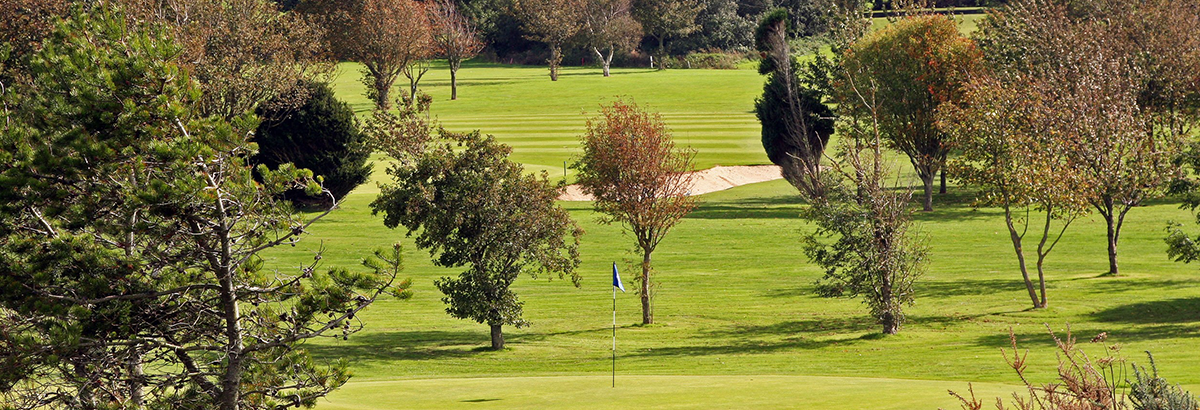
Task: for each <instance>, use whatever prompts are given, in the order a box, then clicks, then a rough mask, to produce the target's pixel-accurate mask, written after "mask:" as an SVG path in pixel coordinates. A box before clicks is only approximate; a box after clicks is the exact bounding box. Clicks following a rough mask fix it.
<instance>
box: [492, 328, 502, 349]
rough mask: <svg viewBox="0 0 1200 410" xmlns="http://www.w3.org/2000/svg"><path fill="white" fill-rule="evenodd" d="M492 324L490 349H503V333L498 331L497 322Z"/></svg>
mask: <svg viewBox="0 0 1200 410" xmlns="http://www.w3.org/2000/svg"><path fill="white" fill-rule="evenodd" d="M491 326H492V350H504V333H503V332H501V331H500V326H501V325H498V324H493V325H491Z"/></svg>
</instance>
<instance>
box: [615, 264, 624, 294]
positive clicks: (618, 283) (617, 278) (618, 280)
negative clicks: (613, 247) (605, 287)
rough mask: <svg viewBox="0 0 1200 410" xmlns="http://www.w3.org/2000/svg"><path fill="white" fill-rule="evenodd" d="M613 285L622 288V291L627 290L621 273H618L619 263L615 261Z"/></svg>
mask: <svg viewBox="0 0 1200 410" xmlns="http://www.w3.org/2000/svg"><path fill="white" fill-rule="evenodd" d="M613 287H616V288H617V289H621V292H622V293H624V292H625V284H624V283H621V274H620V273H617V263H616V262H613Z"/></svg>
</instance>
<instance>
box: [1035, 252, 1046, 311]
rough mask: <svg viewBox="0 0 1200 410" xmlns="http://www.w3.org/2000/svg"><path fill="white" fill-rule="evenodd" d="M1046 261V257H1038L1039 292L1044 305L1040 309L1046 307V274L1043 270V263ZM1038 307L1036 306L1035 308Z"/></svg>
mask: <svg viewBox="0 0 1200 410" xmlns="http://www.w3.org/2000/svg"><path fill="white" fill-rule="evenodd" d="M1045 260H1046V255H1038V259H1037V270H1038V290H1039V291H1041V293H1042V303H1041V306H1040V307H1043V308H1044V307H1046V306H1047V303H1046V272H1045V271H1044V270H1042V262H1044V261H1045ZM1035 307H1036V306H1035Z"/></svg>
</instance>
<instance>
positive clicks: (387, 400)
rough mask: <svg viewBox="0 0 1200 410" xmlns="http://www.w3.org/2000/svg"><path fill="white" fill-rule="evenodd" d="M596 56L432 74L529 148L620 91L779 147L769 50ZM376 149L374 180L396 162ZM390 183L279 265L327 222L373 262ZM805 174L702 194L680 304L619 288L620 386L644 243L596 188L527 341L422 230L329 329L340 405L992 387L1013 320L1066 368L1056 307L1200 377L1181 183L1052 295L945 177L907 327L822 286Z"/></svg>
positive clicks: (529, 287)
mask: <svg viewBox="0 0 1200 410" xmlns="http://www.w3.org/2000/svg"><path fill="white" fill-rule="evenodd" d="M345 71H346V72H344V73H343V75H342V76H341V77H340V79H339V82H340V86H339V92H340V93H341V95H342V96H343V98H346V99H347V100H350V101H352V102H354V103H355V104H356V106H357V107H358V108H360V109H363V110H365V109H366V105H365V102H364V100H362V99H361V97H359V96H358V93H359V92H360V90H361V88H359V87H356V86H357V83H356V82H355V80H354V72H353V70H352V68H348V67H347V68H346V70H345ZM595 71H596V70H594V69H586V68H569V69H567V71H566V74H568V75H566V76H564V78H563V80H562V81H560V82H558V83H551V82H550V81H548V79H547V78H545V70H544V69H543V68H541V67H517V68H512V67H492V66H478V65H473V66H469V67H467V68H465V69H464V71H462V72H461V78H463V88H462V89H460V95H461V96H462V99H461V100H460V101H455V102H448V101H445V95H447V94H448V91H447V90H446V88H445V83H444V82H443V81H444V78H443V77H444V74H442V73H440V71H436V72H432V73H431V74H430V78H429V79H427V80H426V82H425V83H424V85H425V87H426V89H427V90H428V91H429V92H430V93H431V94H433V95H434V97H435V99H436V102H435V108H434V111H435V113H436V114H437V115H438V117H439V118H441V119H442V120H443V121H444V122H445V123H446V124H447V125H449V126H450V127H452V128H458V129H467V128H468V127H471V128H473V127H479V128H482V129H483V130H484V131H485V132H491V133H495V134H497V135H498V136H499V137H500V138H501V139H502V140H504V141H505V142H507V143H510V144H513V145H514V146H515V147H516V151H515V153H514V158H516V159H517V160H519V161H523V162H526V163H528V164H536V165H541V166H542V168H546V169H551V170H559V171H558V172H561V171H560V170H561V168H559V167H561V162H562V161H563V160H565V159H567V158H568V157H569V156H570V155H571V153H572V152H573V150H574V149H575V148H574V144H575V142H574V137H573V136H574V135H576V134H578V133H579V132H580V130H581V129H582V127H583V122H584V120H585V119H586V118H587V116H588V115H584V114H582V113H581V111H588V112H594V111H595V107H596V106H597V105H598V104H600V103H601V102H602V101H606V100H607V99H608V98H609V96H611V95H615V94H622V95H631V96H633V97H634V98H635V99H637V101H639V102H641V103H643V104H646V105H647V106H648V107H650V108H651V109H654V110H658V111H662V112H664V113H667V114H666V118H667V121H668V124H669V125H671V126H672V127H673V128H674V129H675V130H676V133H677V137H679V138H680V140H681V142H683V143H685V144H686V143H687V142H688V139H689V138H691V139H692V145H694V146H696V147H697V148H698V149H699V151H700V160H701V161H700V162H701V164H702V166H706V165H711V164H714V163H721V164H738V163H763V162H765V159H764V158H763V156H762V154H761V148H760V147H759V146H758V141H757V140H758V136H757V126H756V124H755V123H754V119H753V115H752V114H749V113H748V111H749V110H750V108H751V107H752V101H753V98H754V97H755V96H756V95H757V93H758V92H759V89H758V87H759V84H760V83H759V82H760V81H761V79H760V78H759V77H758V76H757V75H756V74H754V72H753V71H751V70H739V71H701V70H696V71H684V70H678V71H667V72H649V71H645V70H615V73H614V77H612V78H609V79H602V78H599V76H598V75H596V74H595ZM684 130H690V131H684ZM688 132H691V135H688V134H687V133H688ZM377 159H378V158H377ZM378 168H380V169H377V172H376V175H375V179H376V180H380V179H382V178H383V177H384V175H383V174H382V168H381V166H380V167H378ZM534 168H537V167H536V166H535V167H534ZM376 192H377V189H376V188H375V187H374V185H373V184H372V185H370V186H364V187H363V188H362V189H359V190H357V191H355V192H354V193H353V194H351V195H350V197H348V198H347V203H346V204H345V207H344V209H342V210H340V211H338V212H336V213H334V214H333V215H331V216H330V217H329V218H328V219H327V220H324V221H322V222H321V223H319V224H318V225H316V226H315V227H314V229H313V235H312V236H310V237H309V238H308V240H306V241H305V242H304V243H302V244H301V245H300V246H299V247H297V248H294V249H292V248H289V249H286V250H284V251H282V252H279V253H278V254H276V255H275V257H274V258H273V261H274V262H275V263H276V264H277V265H276V266H280V267H286V266H296V265H299V264H301V263H304V261H305V260H308V259H309V258H311V252H313V251H315V250H316V249H317V247H319V246H320V245H321V244H324V246H325V247H326V251H327V253H326V255H325V256H326V259H325V260H326V263H327V264H328V265H331V266H332V265H340V266H348V267H353V266H355V265H356V264H357V260H358V259H359V258H360V257H362V256H363V255H364V254H365V253H366V252H367V251H369V250H370V249H371V248H374V247H378V246H385V245H387V244H390V243H392V242H395V241H398V240H399V241H403V242H407V241H405V240H403V235H402V233H401V232H397V231H389V230H387V229H386V228H384V227H382V226H381V223H380V219H379V218H376V217H373V216H371V215H370V213H369V210H368V208H367V204H368V203H369V202H370V201H371V199H373V197H374V194H375V193H376ZM792 192H793V190H792V188H791V187H789V186H788V185H787V184H786V183H783V182H781V181H775V182H768V183H763V184H755V185H750V186H745V187H740V188H736V189H733V190H729V191H724V192H719V193H714V194H709V195H705V196H704V197H703V204H702V206H701V208H700V209H699V210H697V211H696V212H695V213H693V214H692V215H691V216H690V217H689V218H687V219H686V220H685V221H683V223H681V225H680V226H679V227H678V228H677V229H676V231H675V232H674V233H673V234H672V235H671V236H670V237H669V238H668V239H667V240H666V242H665V243H664V244H663V245H662V247H661V248H660V250H659V251H658V252H657V253H656V257H655V260H656V264H657V265H656V266H657V269H658V272H659V276H658V278H659V279H658V280H659V285H660V288H659V289H660V291H659V294H658V302H657V318H658V320H659V321H660V322H662V324H661V325H655V326H651V327H639V326H634V325H633V324H634V323H636V322H638V321H639V319H640V315H639V311H638V309H639V306H638V302H637V299H636V297H635V296H634V295H633V294H632V293H630V294H623V295H619V300H618V310H619V313H618V323H619V324H620V326H621V328H620V329H619V330H618V337H619V349H620V358H619V359H618V360H619V361H618V366H619V368H620V372H621V374H622V375H626V378H625V379H621V380H618V382H619V383H621V386H620V387H619V388H618V392H619V394H620V395H621V397H619V398H605V396H606V395H607V393H608V391H609V389H606V388H605V386H607V384H606V383H607V379H606V378H605V375H606V374H607V372H608V371H609V366H610V361H609V360H610V356H609V355H610V350H609V349H610V339H609V338H610V337H611V328H610V327H609V326H610V320H611V316H610V315H611V313H610V309H611V307H612V306H611V303H612V302H611V293H610V292H611V287H610V286H609V282H608V264H610V263H611V262H612V261H623V259H625V258H628V257H629V254H628V253H627V252H626V250H627V249H628V248H629V247H630V246H629V241H628V240H627V239H626V238H625V237H623V236H621V232H620V229H619V228H617V227H610V226H600V225H597V224H595V223H594V220H595V215H594V214H592V213H591V212H590V210H589V206H588V204H586V203H567V204H565V205H566V206H567V207H568V208H569V209H570V210H571V212H572V214H573V216H574V217H575V218H576V220H578V221H579V222H580V223H581V224H582V225H583V226H584V227H585V228H586V229H587V231H588V233H587V235H586V236H585V238H584V248H583V252H582V255H583V259H584V265H583V267H582V272H583V273H584V275H585V280H584V283H583V286H582V288H580V289H575V288H572V287H571V286H570V285H569V282H566V281H561V280H554V281H546V280H545V278H541V279H540V280H533V279H529V278H524V279H522V280H519V281H518V283H517V284H516V285H515V287H516V291H517V292H518V294H519V295H521V297H522V299H523V300H524V301H525V302H526V305H525V312H526V318H527V319H529V320H530V321H531V322H532V326H531V327H529V328H526V329H507V335H508V340H509V343H510V348H509V349H508V350H506V351H503V352H488V351H482V350H480V348H481V347H483V346H485V345H486V344H487V329H486V327H485V326H482V325H478V324H474V323H471V322H466V321H461V320H455V319H452V318H449V317H448V316H447V315H446V314H445V313H444V312H443V306H442V304H441V302H440V300H439V299H440V295H439V293H438V292H437V290H436V289H435V288H434V287H433V285H432V282H433V279H434V278H436V277H439V276H443V275H450V274H454V273H455V272H454V271H452V270H446V269H440V268H435V267H432V266H430V264H429V261H428V257H427V255H425V254H423V253H421V252H420V251H417V250H414V249H408V250H407V255H408V256H407V270H406V271H405V274H406V275H409V276H411V277H413V279H414V282H415V284H414V290H415V291H416V295H415V296H414V298H413V299H412V300H409V301H390V300H389V301H384V302H382V303H379V304H378V305H376V306H374V307H372V308H371V309H369V310H368V311H367V312H366V313H365V314H364V315H362V319H363V320H364V322H365V323H366V324H367V328H366V330H365V331H363V332H362V333H360V334H357V335H355V336H353V337H351V338H350V340H348V341H320V342H316V343H312V344H311V345H310V347H311V349H312V350H313V351H314V352H315V353H316V354H317V355H318V356H320V357H326V358H344V359H346V360H349V361H350V362H351V364H352V368H353V370H354V373H355V375H356V378H355V379H354V381H352V382H351V383H350V384H349V385H347V386H346V387H345V388H344V389H343V390H341V391H339V392H337V393H335V394H334V395H333V396H332V397H331V399H330V401H329V403H328V404H327V405H324V406H323V407H322V408H329V409H341V408H355V409H373V408H395V407H398V406H403V407H410V408H453V407H455V406H459V407H466V406H470V407H489V408H547V407H549V408H577V407H587V408H596V407H598V408H606V407H607V408H618V407H624V408H627V407H631V406H632V405H633V404H635V403H636V404H638V405H642V406H655V407H663V406H666V405H668V404H670V405H673V406H676V407H678V408H730V407H744V408H795V407H809V408H817V407H820V408H847V409H852V408H868V407H869V408H889V406H892V407H891V408H913V407H921V408H929V407H935V406H942V407H948V408H949V407H953V406H954V402H953V401H952V400H950V399H949V397H947V396H945V395H944V390H945V389H947V388H957V389H962V388H964V387H965V384H966V382H968V381H982V382H988V383H992V384H989V385H988V387H987V389H988V391H990V392H993V393H994V392H996V391H998V390H999V389H1001V387H1000V386H999V385H996V384H994V383H1009V382H1012V381H1013V378H1012V376H1011V374H1010V373H1011V372H1010V371H1007V370H1006V368H1005V366H1004V363H1003V361H1002V359H1001V358H1000V355H999V350H998V349H999V348H1001V347H1005V346H1007V343H1008V340H1007V329H1008V328H1009V327H1012V328H1013V329H1014V330H1015V331H1016V333H1017V334H1018V336H1019V338H1020V340H1021V341H1022V343H1023V344H1024V346H1026V347H1033V348H1034V349H1035V350H1034V351H1033V352H1032V353H1031V355H1030V357H1031V359H1030V363H1031V369H1030V371H1031V373H1032V374H1033V375H1034V376H1035V379H1036V380H1039V381H1047V380H1048V379H1049V377H1050V376H1051V375H1052V372H1053V368H1054V365H1053V361H1054V356H1053V353H1052V351H1051V350H1050V346H1051V344H1050V342H1049V340H1048V338H1047V337H1046V336H1045V331H1044V329H1043V327H1042V323H1050V324H1051V326H1053V327H1054V328H1055V329H1056V330H1061V329H1062V328H1063V327H1064V325H1065V324H1067V323H1069V324H1071V326H1072V328H1074V329H1075V330H1076V333H1077V334H1079V335H1080V337H1081V338H1084V339H1087V338H1090V337H1091V336H1092V335H1094V334H1096V333H1097V332H1100V331H1107V332H1109V334H1110V335H1111V336H1110V341H1112V342H1118V343H1121V344H1123V345H1124V346H1125V352H1126V356H1127V357H1129V358H1130V359H1132V360H1133V361H1136V362H1143V361H1144V360H1143V358H1142V356H1141V353H1140V352H1141V351H1142V350H1151V351H1153V352H1155V353H1156V357H1158V358H1159V359H1160V361H1159V363H1160V368H1161V369H1160V370H1161V371H1162V373H1163V375H1164V376H1166V377H1167V378H1168V379H1170V380H1172V381H1173V382H1181V383H1184V384H1186V385H1200V372H1197V370H1200V355H1197V354H1196V353H1197V348H1196V340H1197V339H1196V337H1197V336H1200V314H1198V313H1197V312H1198V311H1200V297H1198V296H1196V295H1198V294H1200V278H1198V277H1197V275H1196V272H1195V267H1193V266H1187V265H1181V264H1175V263H1171V262H1170V261H1168V260H1167V259H1166V257H1165V255H1164V245H1163V244H1162V240H1161V238H1162V236H1163V227H1164V225H1165V221H1167V220H1172V219H1173V220H1191V217H1190V216H1189V215H1188V214H1187V213H1186V212H1183V211H1180V210H1178V209H1176V207H1175V206H1174V205H1173V204H1170V203H1159V204H1153V205H1152V206H1149V207H1145V208H1141V209H1137V210H1135V211H1133V212H1132V213H1131V214H1130V216H1129V220H1128V223H1127V225H1126V231H1125V233H1124V236H1123V237H1122V243H1121V252H1122V267H1123V269H1124V272H1125V274H1124V275H1123V276H1122V277H1117V278H1110V277H1100V276H1099V274H1100V273H1101V272H1103V271H1104V270H1105V268H1106V262H1105V257H1104V231H1103V225H1102V223H1101V221H1100V219H1099V218H1097V217H1093V218H1089V219H1088V220H1084V221H1081V222H1079V223H1078V225H1077V226H1074V227H1073V228H1072V230H1071V231H1070V232H1069V235H1068V237H1067V238H1066V239H1065V240H1064V243H1063V244H1062V245H1060V249H1058V250H1056V251H1055V253H1054V254H1053V255H1052V256H1051V259H1050V261H1049V263H1048V266H1047V268H1048V271H1049V279H1050V283H1049V287H1050V289H1049V292H1050V293H1049V297H1050V305H1051V307H1050V308H1049V309H1046V310H1043V311H1029V310H1027V309H1026V307H1027V306H1028V305H1029V301H1028V297H1027V296H1026V295H1025V293H1024V289H1023V286H1022V285H1021V283H1020V279H1019V275H1018V273H1017V272H1016V270H1015V268H1014V265H1015V262H1014V258H1013V256H1012V249H1011V246H1010V245H1009V243H1008V240H1007V235H1006V233H1005V232H1004V228H1003V225H1002V220H1001V219H1000V216H999V214H998V213H997V212H996V211H995V210H988V209H984V210H974V209H972V208H971V207H970V206H969V195H966V194H962V193H961V192H960V191H959V190H957V189H955V188H953V187H952V192H953V193H952V194H951V195H949V196H939V197H938V198H936V201H937V202H936V204H937V208H938V210H937V211H936V212H934V213H931V214H919V215H918V219H919V220H920V221H921V229H922V231H923V232H925V233H926V234H928V236H929V242H930V244H931V245H932V248H933V252H932V255H931V263H930V266H929V273H928V275H927V276H926V277H925V278H923V280H922V281H921V282H920V283H919V284H918V289H917V292H918V294H917V304H916V305H915V306H913V307H912V308H910V309H909V311H908V312H909V321H908V323H907V324H906V326H905V327H904V329H903V331H902V333H901V334H900V335H898V336H893V337H878V336H877V335H876V332H877V331H878V329H877V326H876V325H874V324H873V323H872V322H871V320H870V319H868V318H866V317H864V311H865V309H864V306H863V305H862V304H861V303H860V302H858V301H856V300H845V299H832V300H831V299H820V298H816V297H814V296H813V295H812V292H811V289H812V282H813V281H814V280H815V279H816V278H817V277H819V276H820V274H821V272H819V271H818V270H817V269H816V268H815V267H814V266H812V265H811V264H809V263H808V262H807V261H806V259H805V258H804V257H803V255H802V254H800V253H799V250H798V248H797V243H798V239H799V238H800V237H801V235H802V234H803V232H804V231H805V230H806V229H807V228H806V227H805V225H804V224H803V223H802V222H801V221H799V220H798V219H797V218H796V213H797V210H798V209H799V206H800V204H798V203H797V202H796V201H795V199H794V195H793V194H792ZM410 248H411V246H410ZM628 265H629V264H628V263H627V262H622V266H623V269H624V271H629V267H628ZM626 280H627V281H630V279H629V278H628V277H627V278H626ZM1088 347H1089V348H1090V350H1091V351H1092V352H1093V353H1098V352H1099V350H1098V349H1099V346H1094V345H1093V346H1088ZM697 376H704V377H697ZM481 377H482V378H486V379H477V378H481ZM847 377H856V378H847ZM862 378H868V379H862ZM903 379H919V380H923V381H920V382H914V381H909V380H903ZM622 380H624V381H622ZM718 386H725V387H721V388H718ZM591 403H597V404H596V405H595V406H592V405H590V404H591Z"/></svg>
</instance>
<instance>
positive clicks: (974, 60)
mask: <svg viewBox="0 0 1200 410" xmlns="http://www.w3.org/2000/svg"><path fill="white" fill-rule="evenodd" d="M981 58H982V57H981V55H980V53H979V51H978V50H977V48H976V47H975V45H974V43H973V42H972V41H971V40H970V39H967V38H966V37H963V36H962V34H960V33H959V31H958V26H957V25H956V24H955V23H954V21H953V20H951V19H950V18H949V17H946V16H942V15H936V14H935V15H924V16H916V17H907V18H904V19H901V20H899V21H897V22H896V23H894V24H891V25H888V26H887V27H886V28H884V29H882V30H879V31H875V32H872V33H870V34H867V35H866V36H865V37H863V38H861V39H860V40H858V41H856V42H854V44H852V45H851V46H850V48H849V49H847V50H846V52H845V57H844V58H843V59H842V61H841V63H842V64H843V65H844V66H845V70H844V71H843V72H845V73H848V75H853V76H855V77H856V78H854V79H853V80H852V81H851V80H847V79H839V80H838V81H837V82H836V83H837V86H836V87H835V90H836V92H837V93H838V94H841V96H840V97H839V98H838V99H839V100H841V101H849V102H850V103H849V104H846V105H841V106H839V112H840V113H841V114H842V115H849V116H869V115H871V114H870V113H869V112H867V111H868V109H867V108H866V107H864V106H863V105H862V104H860V103H857V101H859V100H860V99H859V98H857V96H855V95H853V94H854V92H855V90H853V89H851V87H849V86H848V84H850V83H851V82H853V83H856V84H868V83H871V84H876V88H877V94H876V97H877V101H878V103H879V106H878V107H877V108H878V109H879V110H880V122H879V126H880V130H881V131H882V132H883V136H884V139H885V140H886V141H887V142H888V145H889V146H891V147H892V148H895V149H897V150H899V151H900V152H903V153H904V154H905V155H907V156H908V159H909V161H910V162H911V163H912V165H913V168H914V169H916V171H917V177H919V178H920V179H921V182H922V184H923V187H924V190H925V196H924V201H923V205H924V207H925V211H932V210H933V191H934V178H935V177H937V173H938V171H941V169H942V166H943V165H944V164H945V163H946V156H947V154H949V153H950V149H951V144H950V141H948V140H947V138H946V136H945V134H944V133H943V132H942V131H941V130H940V129H938V128H937V126H936V124H935V119H934V117H935V115H936V114H937V110H938V106H939V105H940V104H942V103H946V102H954V101H957V100H958V99H960V96H959V89H960V88H961V87H962V83H963V82H964V81H966V80H967V78H968V77H969V76H970V75H971V73H973V72H975V71H977V70H978V67H979V65H980V61H981Z"/></svg>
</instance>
